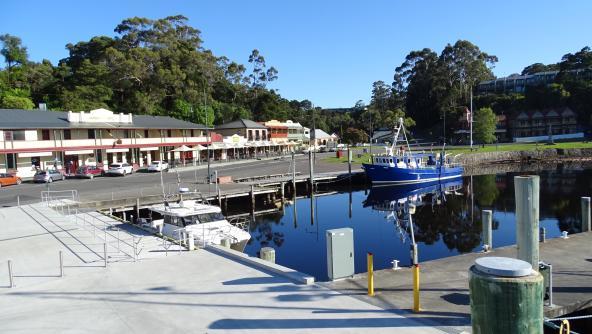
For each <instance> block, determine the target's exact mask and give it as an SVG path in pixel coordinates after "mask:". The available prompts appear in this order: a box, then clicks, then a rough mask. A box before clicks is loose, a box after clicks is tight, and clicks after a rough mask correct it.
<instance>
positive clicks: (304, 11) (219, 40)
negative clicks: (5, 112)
mask: <svg viewBox="0 0 592 334" xmlns="http://www.w3.org/2000/svg"><path fill="white" fill-rule="evenodd" d="M1 7H2V8H1V10H0V33H2V34H3V33H9V34H12V35H16V36H19V37H21V38H22V39H23V43H24V44H25V45H26V46H27V47H28V49H29V55H30V58H31V59H32V60H35V61H40V60H42V59H43V58H46V59H49V60H51V61H52V62H53V63H54V64H55V63H57V61H58V60H59V59H61V58H64V57H66V56H67V55H68V54H67V51H66V49H65V47H64V46H65V45H66V44H67V43H75V42H78V41H82V40H84V41H86V40H88V39H90V38H91V37H92V36H97V35H108V36H113V35H114V32H113V29H114V28H115V26H116V25H117V24H118V23H119V22H121V20H122V19H124V18H127V17H132V16H142V17H148V18H161V17H165V16H168V15H176V14H183V15H185V16H187V17H188V18H189V23H190V24H191V25H192V26H194V27H196V28H198V29H199V30H201V32H202V38H203V40H204V41H205V43H204V47H206V48H208V49H211V50H212V51H213V52H214V54H215V55H217V56H221V55H225V56H227V57H229V58H230V59H232V60H235V61H238V62H242V63H246V61H247V58H248V56H249V54H250V52H251V50H252V49H254V48H257V49H259V50H260V51H261V53H262V54H263V55H264V56H265V58H266V61H267V63H268V64H269V65H273V66H275V67H276V68H277V69H278V70H279V80H277V81H276V82H274V83H273V85H272V86H271V87H272V88H276V89H278V90H279V92H280V94H282V96H284V97H286V98H288V99H298V100H302V99H310V100H311V101H312V102H313V103H314V104H315V105H319V106H322V107H349V106H353V105H354V103H355V102H356V101H357V100H359V99H362V100H364V101H366V102H367V101H368V100H369V98H370V90H371V85H372V82H374V81H377V80H383V81H385V82H387V83H389V84H390V83H391V82H392V77H393V73H394V69H395V67H397V66H399V65H400V64H401V63H402V62H403V60H404V57H405V55H407V53H408V52H409V51H411V50H416V49H421V48H423V47H429V48H431V49H433V50H435V51H437V52H438V53H439V52H440V51H441V50H442V48H443V47H444V46H445V45H446V44H447V43H454V42H455V41H456V40H458V39H467V40H470V41H472V42H473V43H475V44H477V45H478V46H479V47H480V48H481V49H482V50H484V51H485V52H488V53H490V54H494V55H496V56H498V57H499V60H500V61H499V63H498V64H497V65H496V67H495V69H494V72H495V74H496V75H497V76H505V75H508V74H511V73H515V72H520V71H521V70H522V68H523V67H525V66H527V65H529V64H532V63H535V62H542V63H551V62H557V61H559V60H560V58H561V56H562V55H564V54H565V53H568V52H575V51H577V50H579V49H581V48H582V47H584V46H586V45H589V46H592V20H591V19H590V13H592V1H589V0H574V1H565V2H561V1H547V0H541V1H517V0H512V1H500V0H497V1H436V0H433V1H396V0H384V1H370V0H369V1H347V0H342V1H322V0H316V1H314V0H294V1H284V0H273V1H238V0H230V1H213V0H212V1H205V0H202V1H190V0H187V1H177V0H167V1H150V0H144V1H139V0H135V1H131V0H130V1H126V0H119V1H111V0H101V1H83V0H77V1H57V0H56V1H27V0H20V1H6V2H4V3H3V4H2V6H1Z"/></svg>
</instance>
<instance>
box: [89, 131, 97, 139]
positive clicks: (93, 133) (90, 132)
mask: <svg viewBox="0 0 592 334" xmlns="http://www.w3.org/2000/svg"><path fill="white" fill-rule="evenodd" d="M95 137H96V136H95V129H88V139H95Z"/></svg>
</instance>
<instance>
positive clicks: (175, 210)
mask: <svg viewBox="0 0 592 334" xmlns="http://www.w3.org/2000/svg"><path fill="white" fill-rule="evenodd" d="M183 194H187V191H186V190H185V188H182V189H180V191H179V195H180V200H179V201H178V202H172V203H170V202H168V201H165V202H164V203H162V204H157V205H153V206H151V207H150V208H149V210H150V211H151V212H152V213H157V214H159V215H160V216H162V219H155V220H152V223H151V226H152V227H153V228H155V229H157V230H158V231H159V232H161V233H162V234H163V235H165V236H167V237H170V238H173V239H180V238H183V235H188V234H192V235H193V237H194V238H195V241H196V244H198V245H208V244H216V245H221V244H222V242H223V240H225V239H226V240H229V242H230V246H231V248H232V249H235V250H238V251H241V252H242V251H243V250H244V248H245V246H246V244H247V242H248V241H249V239H251V235H250V234H249V232H247V231H246V226H244V225H243V226H241V224H234V225H233V224H231V223H230V222H229V221H228V220H226V218H225V217H224V215H222V211H221V210H220V208H219V207H217V206H215V205H210V204H209V203H207V202H205V201H199V200H183Z"/></svg>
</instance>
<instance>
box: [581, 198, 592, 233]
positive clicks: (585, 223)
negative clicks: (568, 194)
mask: <svg viewBox="0 0 592 334" xmlns="http://www.w3.org/2000/svg"><path fill="white" fill-rule="evenodd" d="M590 230H591V226H590V197H582V232H588V231H590Z"/></svg>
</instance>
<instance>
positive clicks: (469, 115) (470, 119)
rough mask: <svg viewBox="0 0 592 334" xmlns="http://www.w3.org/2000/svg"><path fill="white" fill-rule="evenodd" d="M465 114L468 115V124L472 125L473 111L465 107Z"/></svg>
mask: <svg viewBox="0 0 592 334" xmlns="http://www.w3.org/2000/svg"><path fill="white" fill-rule="evenodd" d="M465 112H466V114H467V122H469V123H471V122H472V121H473V115H472V114H471V111H470V110H469V108H467V107H465Z"/></svg>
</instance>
